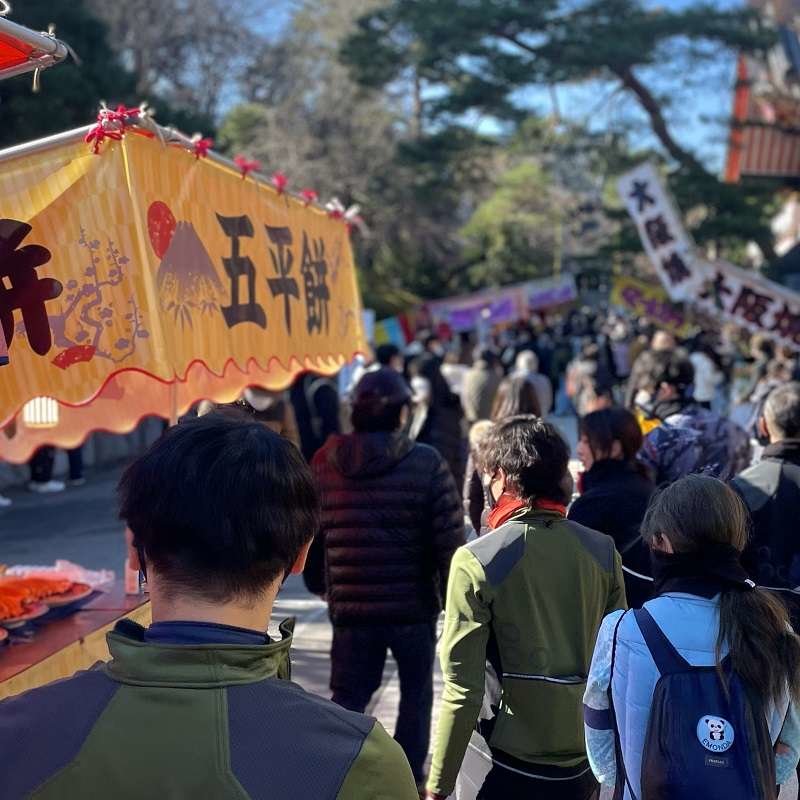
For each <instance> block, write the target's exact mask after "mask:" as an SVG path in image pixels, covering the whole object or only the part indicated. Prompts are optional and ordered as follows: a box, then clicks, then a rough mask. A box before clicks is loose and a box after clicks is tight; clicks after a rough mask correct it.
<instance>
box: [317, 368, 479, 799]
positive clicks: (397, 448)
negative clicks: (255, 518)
mask: <svg viewBox="0 0 800 800" xmlns="http://www.w3.org/2000/svg"><path fill="white" fill-rule="evenodd" d="M410 403H411V392H410V390H409V387H408V385H407V384H406V382H405V380H404V379H403V377H402V376H401V375H400V374H398V373H397V372H395V371H394V370H391V369H385V368H384V369H380V370H377V371H376V372H370V373H367V374H366V375H365V376H364V377H363V378H362V379H361V381H360V382H359V384H358V386H357V387H356V390H355V393H354V399H353V415H352V421H353V428H354V430H355V433H352V434H350V435H348V436H332V437H331V438H330V439H329V440H328V442H327V443H326V445H325V446H324V447H323V448H322V450H320V451H319V452H318V453H317V455H316V456H315V457H314V460H313V462H312V468H313V470H314V474H315V476H316V478H317V482H318V485H319V488H320V492H321V495H322V528H321V531H320V533H319V537H318V539H319V543H318V546H321V548H322V549H323V550H324V553H325V559H324V563H325V568H324V569H325V583H324V585H325V591H326V595H327V599H328V605H329V611H330V616H331V621H332V622H333V647H332V651H331V662H332V667H331V689H332V690H333V699H334V701H335V702H337V703H339V704H340V705H342V706H344V707H345V708H348V709H350V710H352V711H362V712H363V711H364V710H365V709H366V707H367V704H368V703H369V701H370V698H371V697H372V695H373V694H374V692H375V691H376V690H377V689H378V688H379V687H380V684H381V679H382V676H383V667H384V662H385V660H386V651H387V650H391V651H392V654H393V655H394V657H395V659H396V661H397V664H398V669H399V675H400V709H399V713H398V718H397V728H396V731H395V739H396V740H397V741H398V742H399V743H400V745H401V746H402V747H403V750H404V751H405V753H406V755H407V757H408V760H409V762H410V763H411V768H412V770H413V771H414V777H415V778H416V779H417V781H418V782H419V783H420V785H422V783H423V781H424V777H425V776H424V774H423V770H424V763H425V758H426V756H427V753H428V744H429V741H430V725H431V709H432V705H433V660H434V651H435V645H436V619H437V617H438V615H439V612H440V611H441V610H442V598H443V596H444V591H445V589H446V587H447V577H448V572H449V569H450V559H451V557H452V555H453V553H454V552H455V551H456V549H457V548H458V547H459V546H460V545H461V544H463V543H464V522H463V512H462V509H461V501H460V497H459V493H458V490H457V489H456V484H455V481H454V480H453V477H452V475H451V473H450V469H449V468H448V466H447V464H446V463H445V461H444V459H443V458H442V456H440V455H439V453H437V452H436V450H434V449H433V448H432V447H428V446H427V445H423V444H415V443H414V442H413V441H411V439H409V438H408V436H406V435H405V434H404V433H402V429H403V428H404V426H405V423H406V422H407V419H408V414H409V406H410ZM309 584H310V585H313V584H314V581H313V579H312V580H309Z"/></svg>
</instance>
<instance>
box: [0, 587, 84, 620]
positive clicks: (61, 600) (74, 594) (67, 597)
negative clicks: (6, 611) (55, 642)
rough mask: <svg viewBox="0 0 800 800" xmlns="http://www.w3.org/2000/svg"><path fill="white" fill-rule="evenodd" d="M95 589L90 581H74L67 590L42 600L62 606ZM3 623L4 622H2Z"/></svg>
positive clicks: (51, 606)
mask: <svg viewBox="0 0 800 800" xmlns="http://www.w3.org/2000/svg"><path fill="white" fill-rule="evenodd" d="M93 591H94V590H93V589H92V587H91V586H89V584H88V583H73V584H72V586H71V587H70V588H69V589H67V591H66V592H62V593H61V594H53V595H50V596H49V597H45V598H44V599H43V600H42V602H43V603H44V604H45V605H46V606H48V607H49V608H61V607H62V606H68V605H71V604H72V603H77V602H78V601H79V600H83V599H84V598H86V597H88V596H89V595H90V594H91V593H92V592H93ZM0 624H2V623H0Z"/></svg>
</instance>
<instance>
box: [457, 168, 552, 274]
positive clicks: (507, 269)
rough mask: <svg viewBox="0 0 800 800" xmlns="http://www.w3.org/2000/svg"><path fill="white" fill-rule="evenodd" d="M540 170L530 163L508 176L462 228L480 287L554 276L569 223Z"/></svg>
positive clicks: (471, 271)
mask: <svg viewBox="0 0 800 800" xmlns="http://www.w3.org/2000/svg"><path fill="white" fill-rule="evenodd" d="M562 214H563V210H562V208H561V206H560V202H559V200H558V199H557V198H556V197H554V196H553V192H552V187H551V184H550V181H549V180H548V179H547V177H546V176H545V175H544V173H543V172H542V169H541V168H540V166H539V165H537V164H535V163H533V162H530V161H528V162H524V163H522V164H519V165H517V166H515V167H512V168H511V169H510V170H508V171H507V172H506V173H504V174H503V175H502V177H501V178H500V180H499V181H498V185H497V188H496V189H495V191H494V193H493V194H492V195H491V196H490V197H489V198H488V199H487V200H485V201H484V202H483V203H481V205H480V206H478V208H477V209H476V210H475V213H474V214H473V215H472V218H471V219H470V221H469V222H468V223H467V224H466V225H465V226H464V228H463V229H462V233H463V235H464V237H465V239H466V240H467V254H468V255H467V257H468V258H469V257H470V255H472V254H473V253H474V256H473V257H474V258H475V260H476V261H477V263H476V264H475V265H474V266H472V267H470V270H469V274H470V278H471V281H472V282H473V283H474V284H475V285H480V284H481V283H485V284H488V285H501V284H505V283H512V282H514V281H522V280H528V279H530V278H534V277H539V276H541V275H545V274H550V273H551V272H552V271H553V269H554V266H555V261H556V257H557V249H558V246H559V231H560V230H561V228H562V226H563V224H564V220H563V219H562Z"/></svg>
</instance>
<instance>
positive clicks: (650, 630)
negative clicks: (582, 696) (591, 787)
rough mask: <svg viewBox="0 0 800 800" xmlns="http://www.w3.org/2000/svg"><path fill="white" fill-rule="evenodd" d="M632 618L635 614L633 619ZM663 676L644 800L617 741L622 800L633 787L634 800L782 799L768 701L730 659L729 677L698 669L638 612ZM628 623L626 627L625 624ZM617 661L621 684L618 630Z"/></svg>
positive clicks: (647, 749) (646, 755)
mask: <svg viewBox="0 0 800 800" xmlns="http://www.w3.org/2000/svg"><path fill="white" fill-rule="evenodd" d="M626 613H627V612H626ZM633 615H634V618H635V619H636V623H637V624H638V626H639V629H640V630H641V632H642V636H643V637H644V641H645V644H646V645H647V648H648V650H649V651H650V654H651V655H652V657H653V661H654V662H655V664H656V667H657V668H658V671H659V673H660V677H659V679H658V683H656V687H655V690H654V691H653V704H652V706H651V708H650V718H649V720H648V723H647V732H646V738H645V742H644V750H643V755H642V770H641V792H642V794H641V797H637V796H636V794H635V793H634V791H633V789H632V787H631V785H630V782H629V780H628V776H627V773H626V772H625V764H624V761H623V757H622V748H621V746H620V737H619V730H618V729H617V721H616V714H614V703H613V698H612V697H611V686H610V685H609V690H608V693H609V700H610V701H611V702H610V707H611V711H612V718H613V721H614V729H615V733H616V741H617V785H616V791H615V793H614V798H615V800H621V798H622V797H623V796H624V791H625V787H626V786H627V789H628V792H629V794H630V796H631V797H633V798H634V800H767V798H770V799H773V798H775V797H776V779H775V757H774V754H773V748H772V741H771V738H770V734H769V728H768V727H767V720H766V716H765V713H764V706H763V704H762V702H761V701H760V700H759V699H758V698H757V697H756V696H755V694H754V693H753V692H750V691H748V690H747V688H746V687H745V685H744V684H743V682H742V681H741V679H740V678H739V676H738V675H737V674H736V673H735V672H734V671H733V670H732V669H731V666H730V660H729V659H728V658H725V660H724V661H723V662H722V665H721V666H722V670H723V673H724V675H725V677H726V682H727V685H728V691H727V692H726V691H725V688H724V686H723V684H722V681H721V680H720V676H719V673H718V672H717V668H716V667H715V666H711V667H693V666H692V665H691V664H689V662H688V661H686V659H685V658H684V657H683V656H682V655H681V654H680V653H679V652H678V651H677V649H676V648H675V646H674V645H673V644H672V642H670V640H669V639H668V638H667V637H666V635H665V634H664V632H663V631H662V630H661V628H659V626H658V625H657V624H656V622H655V620H654V619H653V617H652V616H651V615H650V613H649V612H648V611H646V610H645V609H643V608H641V609H637V610H635V611H633ZM623 617H624V615H623V616H622V617H620V620H619V622H622V618H623ZM619 622H618V623H617V630H615V631H614V644H613V650H612V657H611V676H612V681H613V675H614V659H615V657H616V649H617V631H618V630H619Z"/></svg>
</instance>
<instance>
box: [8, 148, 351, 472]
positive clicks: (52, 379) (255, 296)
mask: <svg viewBox="0 0 800 800" xmlns="http://www.w3.org/2000/svg"><path fill="white" fill-rule="evenodd" d="M0 323H1V324H2V329H3V332H4V335H5V340H6V341H7V343H8V357H9V359H10V364H8V365H7V366H5V367H2V368H0V427H2V426H3V425H5V424H7V423H8V422H9V420H12V419H14V417H15V415H16V414H17V413H18V411H19V410H20V408H21V407H22V406H23V404H24V403H25V402H27V401H28V400H30V399H31V398H32V397H36V396H48V397H54V398H56V399H57V400H59V401H60V402H61V403H62V404H66V405H73V406H82V405H85V404H87V403H90V402H91V401H92V400H93V399H94V398H96V397H98V396H99V395H101V394H103V393H104V392H105V390H106V389H107V388H108V386H109V385H112V386H114V387H117V388H116V389H115V393H112V394H114V396H116V395H118V393H119V387H120V386H124V385H127V384H129V383H131V379H130V378H129V377H125V376H126V375H129V374H131V373H140V374H144V375H146V376H148V378H149V379H150V380H149V381H147V382H146V385H147V386H151V387H152V393H153V403H149V404H148V403H147V402H142V401H141V398H139V399H138V400H137V401H136V402H133V401H131V403H130V404H129V403H128V400H131V398H129V397H128V398H126V399H123V398H122V397H117V400H116V402H115V404H114V406H113V409H112V408H111V407H110V406H108V405H107V404H103V403H100V404H99V405H98V408H97V409H96V411H97V413H96V415H94V416H92V415H91V414H88V413H87V411H86V409H84V410H83V412H82V415H83V417H84V418H86V419H88V418H89V417H91V418H92V420H91V427H104V428H107V429H108V428H110V429H113V430H121V429H125V428H127V429H130V427H131V426H132V425H134V424H135V421H136V420H135V419H134V415H135V414H139V415H141V414H142V413H159V414H161V415H162V416H169V415H170V409H169V408H165V407H164V405H163V402H164V398H163V397H162V396H160V394H159V391H160V390H158V389H157V388H156V386H155V384H157V383H161V384H174V383H176V382H177V383H179V384H181V388H180V392H179V394H180V397H181V398H182V400H183V402H185V403H190V402H192V401H193V400H196V399H199V398H200V397H209V396H210V395H209V394H208V393H207V392H208V391H209V389H210V390H211V391H212V392H216V393H217V394H222V395H228V394H230V389H229V388H227V387H228V383H230V381H227V382H226V378H225V376H226V375H227V376H232V375H234V374H235V375H237V376H239V377H237V378H236V379H235V380H233V383H235V384H237V386H238V385H239V384H241V383H243V382H244V385H247V382H251V383H261V384H268V385H270V386H272V387H279V386H285V385H287V384H288V383H290V382H291V380H292V378H293V376H294V375H295V374H296V373H297V372H299V371H300V370H302V369H315V370H317V371H321V372H327V373H332V372H335V371H336V370H337V369H338V367H339V366H340V365H341V364H343V363H345V362H346V361H349V360H350V359H351V358H352V357H353V356H354V355H355V354H356V353H358V352H361V351H364V350H365V349H366V346H367V345H366V341H365V337H364V334H363V328H362V321H361V300H360V295H359V291H358V286H357V283H356V276H355V269H354V265H353V256H352V251H351V247H350V240H349V236H348V233H347V229H346V225H345V223H344V222H343V221H342V220H340V219H332V218H330V217H329V216H328V215H327V214H326V213H325V212H324V211H323V210H321V209H319V208H315V207H308V206H306V205H305V204H304V203H303V202H301V201H298V200H295V199H294V198H292V197H289V196H288V195H286V194H279V193H278V192H276V191H275V189H273V188H271V187H269V186H266V185H264V184H262V183H259V182H256V181H255V180H254V179H252V178H247V179H246V180H245V179H243V178H242V176H241V173H240V172H238V171H237V170H236V169H235V168H233V167H230V166H228V165H227V164H226V163H223V162H222V161H221V160H216V159H215V160H212V159H196V158H194V157H193V155H192V154H191V153H189V152H187V151H186V150H185V149H183V148H176V147H168V146H165V145H163V144H161V143H160V142H158V141H157V140H155V139H153V138H148V137H147V136H145V135H140V134H139V133H129V134H128V135H126V136H125V138H124V139H123V140H122V141H119V142H116V141H112V142H107V143H106V144H104V145H103V149H102V152H101V154H100V155H98V156H95V155H92V154H91V153H90V150H89V148H88V147H87V146H86V145H85V144H84V143H83V141H82V140H81V141H78V142H74V141H72V142H68V143H65V144H60V145H56V146H53V147H51V148H49V149H44V150H42V149H35V150H33V151H31V152H30V153H27V154H26V152H24V151H23V152H19V149H18V150H16V151H13V152H12V153H11V154H9V155H4V154H3V153H0ZM0 355H2V354H1V353H0ZM197 364H199V365H200V366H201V369H199V370H198V369H193V366H194V365H197ZM115 376H118V379H117V380H116V381H114V380H113V379H114V378H115ZM231 385H233V384H231ZM142 388H143V386H142V385H141V384H140V385H138V391H140V392H141V391H142ZM145 393H147V392H145ZM195 395H196V396H195ZM188 398H191V400H189V399H188ZM211 399H215V398H214V397H213V396H212V398H211ZM154 403H158V404H159V406H158V407H156V408H149V407H147V408H146V406H148V405H153V404H154ZM92 405H94V404H92ZM84 435H85V431H84ZM55 438H56V439H58V437H57V436H56V437H55ZM73 438H74V437H73ZM3 456H4V453H3V437H2V436H0V457H3Z"/></svg>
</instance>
